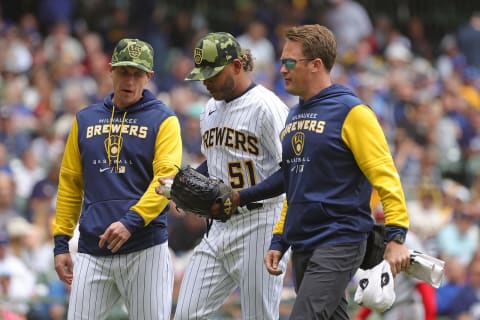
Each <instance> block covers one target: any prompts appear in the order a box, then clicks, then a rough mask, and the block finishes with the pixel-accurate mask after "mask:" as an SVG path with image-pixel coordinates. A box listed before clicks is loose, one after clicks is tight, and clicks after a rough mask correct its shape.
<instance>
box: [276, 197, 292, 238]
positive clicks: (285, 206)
mask: <svg viewBox="0 0 480 320" xmlns="http://www.w3.org/2000/svg"><path fill="white" fill-rule="evenodd" d="M287 209H288V203H287V199H284V200H283V207H282V212H281V213H280V217H279V218H278V221H277V222H276V223H275V226H274V227H273V234H282V233H283V227H284V226H285V217H286V215H287Z"/></svg>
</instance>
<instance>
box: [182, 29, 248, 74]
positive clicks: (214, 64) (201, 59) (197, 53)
mask: <svg viewBox="0 0 480 320" xmlns="http://www.w3.org/2000/svg"><path fill="white" fill-rule="evenodd" d="M240 55H241V48H240V44H238V42H237V40H236V39H235V38H234V37H233V36H232V35H231V34H230V33H226V32H213V33H209V34H207V35H206V36H205V37H203V38H202V39H200V40H199V41H198V43H197V45H196V47H195V49H194V51H193V59H194V62H195V68H193V70H192V71H191V72H190V73H189V74H188V75H187V77H186V78H185V80H207V79H209V78H211V77H213V76H215V75H217V74H218V73H219V72H220V71H222V70H223V68H225V66H226V65H227V64H229V63H230V62H232V61H233V59H235V58H238V57H240Z"/></svg>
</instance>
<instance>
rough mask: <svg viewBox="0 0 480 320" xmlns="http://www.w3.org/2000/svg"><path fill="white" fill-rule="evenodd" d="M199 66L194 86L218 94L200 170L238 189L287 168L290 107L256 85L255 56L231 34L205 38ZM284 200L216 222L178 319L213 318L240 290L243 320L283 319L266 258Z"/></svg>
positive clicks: (203, 120) (204, 118) (277, 283)
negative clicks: (284, 139)
mask: <svg viewBox="0 0 480 320" xmlns="http://www.w3.org/2000/svg"><path fill="white" fill-rule="evenodd" d="M194 60H195V67H194V69H193V70H192V71H191V73H190V74H189V75H188V76H187V77H186V80H200V81H203V84H204V85H205V87H206V88H207V90H208V91H209V92H210V94H211V95H212V98H211V99H210V100H209V101H208V102H207V104H206V106H205V107H204V109H203V112H202V114H201V116H200V129H201V135H202V152H203V153H204V155H205V156H206V158H207V160H206V161H205V162H204V163H203V164H202V165H200V166H199V168H198V169H197V170H198V171H200V172H202V173H203V174H206V175H209V176H211V177H216V178H220V179H222V180H223V181H225V182H228V183H230V185H231V186H232V187H233V188H234V189H236V190H240V189H243V188H246V187H249V186H252V185H255V184H256V183H258V182H260V181H262V180H263V179H265V178H266V177H268V176H270V175H271V174H272V173H273V172H275V171H276V170H277V169H278V168H279V162H280V159H281V145H280V139H279V132H280V130H281V129H282V128H283V126H284V121H285V118H286V115H287V113H288V108H287V106H286V105H285V104H284V103H283V102H282V101H281V100H280V99H279V98H278V97H277V96H276V95H275V94H274V93H273V92H271V91H270V90H268V89H266V88H265V87H263V86H261V85H258V84H255V83H254V82H253V81H252V80H251V78H250V76H249V73H248V72H249V71H251V70H252V68H253V58H252V55H251V53H250V51H249V50H242V49H241V48H240V45H239V44H238V42H237V40H236V39H235V38H234V37H233V36H232V35H231V34H229V33H224V32H217V33H210V34H208V35H206V36H205V37H203V38H202V39H200V40H199V41H198V43H197V45H196V48H195V49H194ZM282 201H283V196H280V197H275V198H272V199H268V200H265V201H263V202H258V203H249V204H247V205H245V206H243V207H240V208H239V209H238V214H236V215H234V216H233V217H232V218H231V219H230V220H229V221H227V222H225V223H223V222H219V221H214V222H213V224H212V225H211V228H210V230H209V232H207V234H206V236H205V237H204V238H203V239H202V241H201V243H200V244H199V245H198V246H197V247H196V248H195V250H194V253H193V256H192V258H191V260H190V262H189V265H188V267H187V269H186V271H185V274H184V277H183V279H182V284H181V289H180V296H179V300H178V304H177V308H176V313H175V319H177V320H183V319H209V318H211V317H212V315H213V314H214V313H215V312H216V311H217V310H219V309H220V308H221V307H222V305H223V303H224V301H225V299H226V298H227V297H228V296H229V294H230V293H232V292H233V291H234V290H235V289H237V288H239V289H240V299H241V307H242V318H243V319H262V320H269V319H272V320H273V319H278V317H279V304H280V293H281V289H282V284H283V277H275V276H272V275H269V274H268V273H267V272H266V270H265V268H264V267H263V256H264V254H265V252H266V251H267V249H268V246H269V245H270V238H271V235H272V229H273V226H274V224H275V222H276V221H277V218H278V217H279V215H280V211H281V209H282ZM287 259H288V257H285V258H284V259H283V260H282V262H281V264H282V267H283V268H285V265H286V261H287Z"/></svg>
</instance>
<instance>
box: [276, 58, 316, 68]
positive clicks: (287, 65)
mask: <svg viewBox="0 0 480 320" xmlns="http://www.w3.org/2000/svg"><path fill="white" fill-rule="evenodd" d="M312 60H315V58H313V59H312V58H308V59H298V60H297V59H292V58H288V59H282V60H280V62H281V63H282V65H285V68H287V69H288V70H292V69H293V68H295V66H296V65H297V62H299V61H312Z"/></svg>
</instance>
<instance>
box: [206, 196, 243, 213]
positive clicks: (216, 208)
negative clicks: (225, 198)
mask: <svg viewBox="0 0 480 320" xmlns="http://www.w3.org/2000/svg"><path fill="white" fill-rule="evenodd" d="M239 203H240V195H239V194H238V191H235V190H233V191H232V212H233V213H235V212H236V211H237V208H238V204H239ZM210 211H211V212H212V216H216V217H218V216H220V215H221V214H222V205H221V204H220V203H214V204H213V205H212V208H211V209H210Z"/></svg>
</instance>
